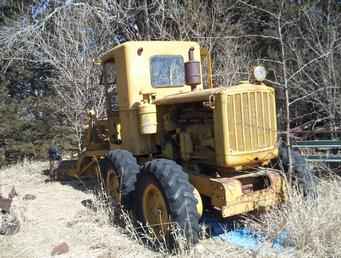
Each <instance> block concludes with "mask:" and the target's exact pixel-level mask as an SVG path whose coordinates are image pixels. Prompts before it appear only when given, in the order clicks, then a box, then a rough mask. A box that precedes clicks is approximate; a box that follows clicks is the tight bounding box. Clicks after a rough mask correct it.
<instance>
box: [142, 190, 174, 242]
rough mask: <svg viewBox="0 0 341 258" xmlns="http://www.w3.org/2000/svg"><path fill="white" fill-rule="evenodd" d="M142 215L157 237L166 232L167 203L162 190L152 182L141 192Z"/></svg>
mask: <svg viewBox="0 0 341 258" xmlns="http://www.w3.org/2000/svg"><path fill="white" fill-rule="evenodd" d="M143 215H144V218H145V222H146V224H148V225H149V226H150V227H151V228H152V229H153V230H154V232H155V234H156V236H157V237H160V236H162V235H165V234H166V232H167V231H168V226H169V214H168V209H167V204H166V201H165V199H164V197H163V194H162V192H161V191H160V189H159V188H158V187H157V186H156V185H154V184H149V185H148V186H147V187H146V188H145V190H144V192H143Z"/></svg>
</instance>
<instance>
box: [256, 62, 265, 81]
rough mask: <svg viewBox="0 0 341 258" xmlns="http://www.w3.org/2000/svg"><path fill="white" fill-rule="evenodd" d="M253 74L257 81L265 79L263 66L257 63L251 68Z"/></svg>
mask: <svg viewBox="0 0 341 258" xmlns="http://www.w3.org/2000/svg"><path fill="white" fill-rule="evenodd" d="M253 75H254V76H255V79H256V80H257V81H259V82H262V81H264V80H265V77H266V70H265V68H264V66H262V65H257V66H256V67H255V68H254V70H253Z"/></svg>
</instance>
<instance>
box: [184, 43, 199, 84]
mask: <svg viewBox="0 0 341 258" xmlns="http://www.w3.org/2000/svg"><path fill="white" fill-rule="evenodd" d="M188 59H189V60H188V62H186V63H185V80H186V84H187V85H190V86H191V87H192V90H194V89H196V86H197V85H199V84H201V74H200V62H198V61H194V48H193V47H191V48H190V49H189V51H188Z"/></svg>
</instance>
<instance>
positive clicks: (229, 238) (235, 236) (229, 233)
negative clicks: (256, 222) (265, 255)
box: [203, 217, 288, 252]
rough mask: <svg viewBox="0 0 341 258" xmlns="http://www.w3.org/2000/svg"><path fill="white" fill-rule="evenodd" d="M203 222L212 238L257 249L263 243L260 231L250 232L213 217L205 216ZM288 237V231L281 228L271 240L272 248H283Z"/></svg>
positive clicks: (263, 238) (278, 250)
mask: <svg viewBox="0 0 341 258" xmlns="http://www.w3.org/2000/svg"><path fill="white" fill-rule="evenodd" d="M203 223H205V224H206V225H208V226H209V228H210V230H211V236H212V238H213V239H219V240H223V241H226V242H229V243H230V244H232V245H234V246H237V247H239V248H243V249H247V250H253V251H254V250H257V249H259V248H261V246H262V245H263V244H264V243H265V241H266V237H265V236H264V235H263V234H261V233H255V232H252V231H251V230H250V229H248V228H245V227H243V226H241V225H236V224H235V223H233V222H231V221H219V220H217V219H215V218H208V217H205V218H204V219H203ZM287 238H288V232H287V231H286V230H282V231H281V232H280V233H279V234H278V235H277V237H276V238H275V239H274V240H273V241H272V248H273V249H274V251H275V252H281V251H282V250H283V249H284V242H285V240H286V239H287Z"/></svg>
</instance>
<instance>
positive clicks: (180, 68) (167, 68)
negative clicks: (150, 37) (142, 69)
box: [150, 55, 185, 88]
mask: <svg viewBox="0 0 341 258" xmlns="http://www.w3.org/2000/svg"><path fill="white" fill-rule="evenodd" d="M184 69H185V68H184V60H183V57H182V56H161V55H157V56H153V57H152V58H151V59H150V78H151V84H152V86H153V87H154V88H161V87H181V86H183V85H184V84H185V72H184Z"/></svg>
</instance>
